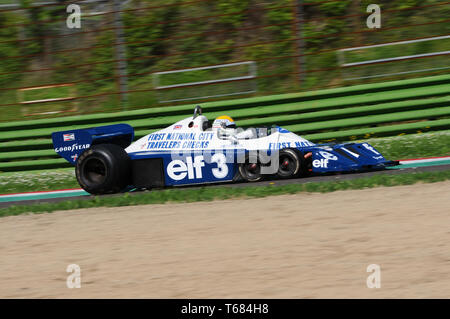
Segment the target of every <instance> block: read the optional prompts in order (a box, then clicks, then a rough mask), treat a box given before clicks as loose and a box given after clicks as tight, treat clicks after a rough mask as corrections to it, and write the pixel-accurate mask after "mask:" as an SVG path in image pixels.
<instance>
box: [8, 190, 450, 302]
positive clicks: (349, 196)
mask: <svg viewBox="0 0 450 319" xmlns="http://www.w3.org/2000/svg"><path fill="white" fill-rule="evenodd" d="M449 195H450V182H442V183H435V184H417V185H412V186H401V187H392V188H377V189H367V190H358V191H343V192H334V193H329V194H296V195H284V196H274V197H267V198H262V199H247V200H225V201H215V202H203V203H189V204H167V205H149V206H133V207H121V208H97V209H88V210H73V211H64V212H55V213H51V214H41V215H23V216H12V217H6V218H0V256H1V257H0V258H1V262H0V297H2V298H28V297H38V298H119V297H121V298H319V297H320V298H384V297H388V298H393V297H399V298H403V297H408V298H431V297H436V298H449V297H450V196H449ZM69 264H78V265H79V266H80V268H81V288H80V289H76V288H75V289H69V288H67V286H66V279H67V276H69V273H67V272H66V268H67V266H68V265H69ZM370 264H377V265H379V266H380V279H381V288H372V289H369V288H368V287H367V285H366V279H367V277H368V276H369V275H370V274H371V273H369V272H367V267H368V265H370Z"/></svg>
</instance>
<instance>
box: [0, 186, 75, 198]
mask: <svg viewBox="0 0 450 319" xmlns="http://www.w3.org/2000/svg"><path fill="white" fill-rule="evenodd" d="M80 191H83V189H81V188H80V189H69V190H63V191H48V192H32V193H20V194H4V195H0V198H7V197H12V198H14V197H24V196H25V197H26V196H36V195H49V194H71V193H79V192H80Z"/></svg>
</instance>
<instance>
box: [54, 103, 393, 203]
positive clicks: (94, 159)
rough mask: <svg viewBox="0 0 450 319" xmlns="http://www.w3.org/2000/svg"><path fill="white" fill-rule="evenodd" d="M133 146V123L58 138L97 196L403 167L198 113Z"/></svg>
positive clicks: (364, 147)
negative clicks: (179, 186)
mask: <svg viewBox="0 0 450 319" xmlns="http://www.w3.org/2000/svg"><path fill="white" fill-rule="evenodd" d="M133 139H134V129H133V128H132V127H131V126H130V125H127V124H115V125H108V126H101V127H95V128H90V129H80V130H71V131H65V132H55V133H53V134H52V140H53V145H54V148H55V152H56V153H58V154H59V155H60V156H61V157H63V158H65V159H66V160H67V161H69V162H70V163H71V164H73V165H75V167H76V168H75V171H76V177H77V180H78V183H79V184H80V186H81V187H82V188H83V189H84V190H86V191H87V192H89V193H91V194H107V193H116V192H120V191H124V190H128V189H132V188H136V189H151V188H154V187H165V186H176V185H190V184H206V183H220V182H230V181H239V180H240V181H251V182H253V181H259V180H261V179H263V178H265V177H269V178H292V177H301V176H307V175H309V174H311V173H327V172H349V171H362V170H368V169H376V168H384V167H387V166H392V165H397V164H398V162H395V161H388V160H386V159H385V158H384V157H383V156H382V155H381V154H380V153H379V152H378V151H377V150H376V149H375V148H373V147H372V146H371V145H369V144H368V143H345V144H335V145H331V144H314V143H312V142H310V141H308V140H306V139H304V138H302V137H300V136H298V135H296V134H294V133H292V132H290V131H288V130H286V129H283V128H281V127H279V126H272V127H263V128H249V129H246V130H243V129H241V128H237V127H236V125H235V123H234V121H233V120H232V118H231V117H228V116H221V117H218V118H216V119H215V121H214V122H213V123H212V124H211V123H210V121H209V120H208V119H207V118H206V117H205V116H204V115H202V110H201V108H200V107H199V106H197V107H196V108H195V110H194V115H193V116H192V117H188V118H186V119H184V120H181V121H179V122H176V123H175V124H173V125H170V126H169V127H167V128H165V129H162V130H160V131H157V132H153V133H151V134H148V135H146V136H144V137H142V138H140V139H138V140H137V141H135V142H133Z"/></svg>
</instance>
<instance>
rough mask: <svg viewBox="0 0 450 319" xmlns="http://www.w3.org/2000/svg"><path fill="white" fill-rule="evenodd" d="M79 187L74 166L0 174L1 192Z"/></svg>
mask: <svg viewBox="0 0 450 319" xmlns="http://www.w3.org/2000/svg"><path fill="white" fill-rule="evenodd" d="M79 187H80V186H79V185H78V182H77V180H76V178H75V170H74V169H73V168H68V169H55V170H51V171H29V172H11V173H1V174H0V194H11V193H22V192H32V191H47V190H55V189H69V188H79Z"/></svg>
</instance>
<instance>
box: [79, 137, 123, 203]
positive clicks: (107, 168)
mask: <svg viewBox="0 0 450 319" xmlns="http://www.w3.org/2000/svg"><path fill="white" fill-rule="evenodd" d="M75 174H76V177H77V181H78V183H79V184H80V186H81V187H82V188H83V189H84V190H85V191H86V192H88V193H90V194H95V195H96V194H111V193H117V192H120V191H121V190H123V189H124V188H125V187H126V186H128V185H129V184H130V176H131V165H130V158H129V156H128V154H127V153H126V152H125V150H124V149H123V148H122V147H120V146H118V145H115V144H98V145H94V146H92V147H91V148H89V149H88V150H86V151H85V152H83V153H82V154H81V155H80V157H79V158H78V161H77V164H76V168H75Z"/></svg>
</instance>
